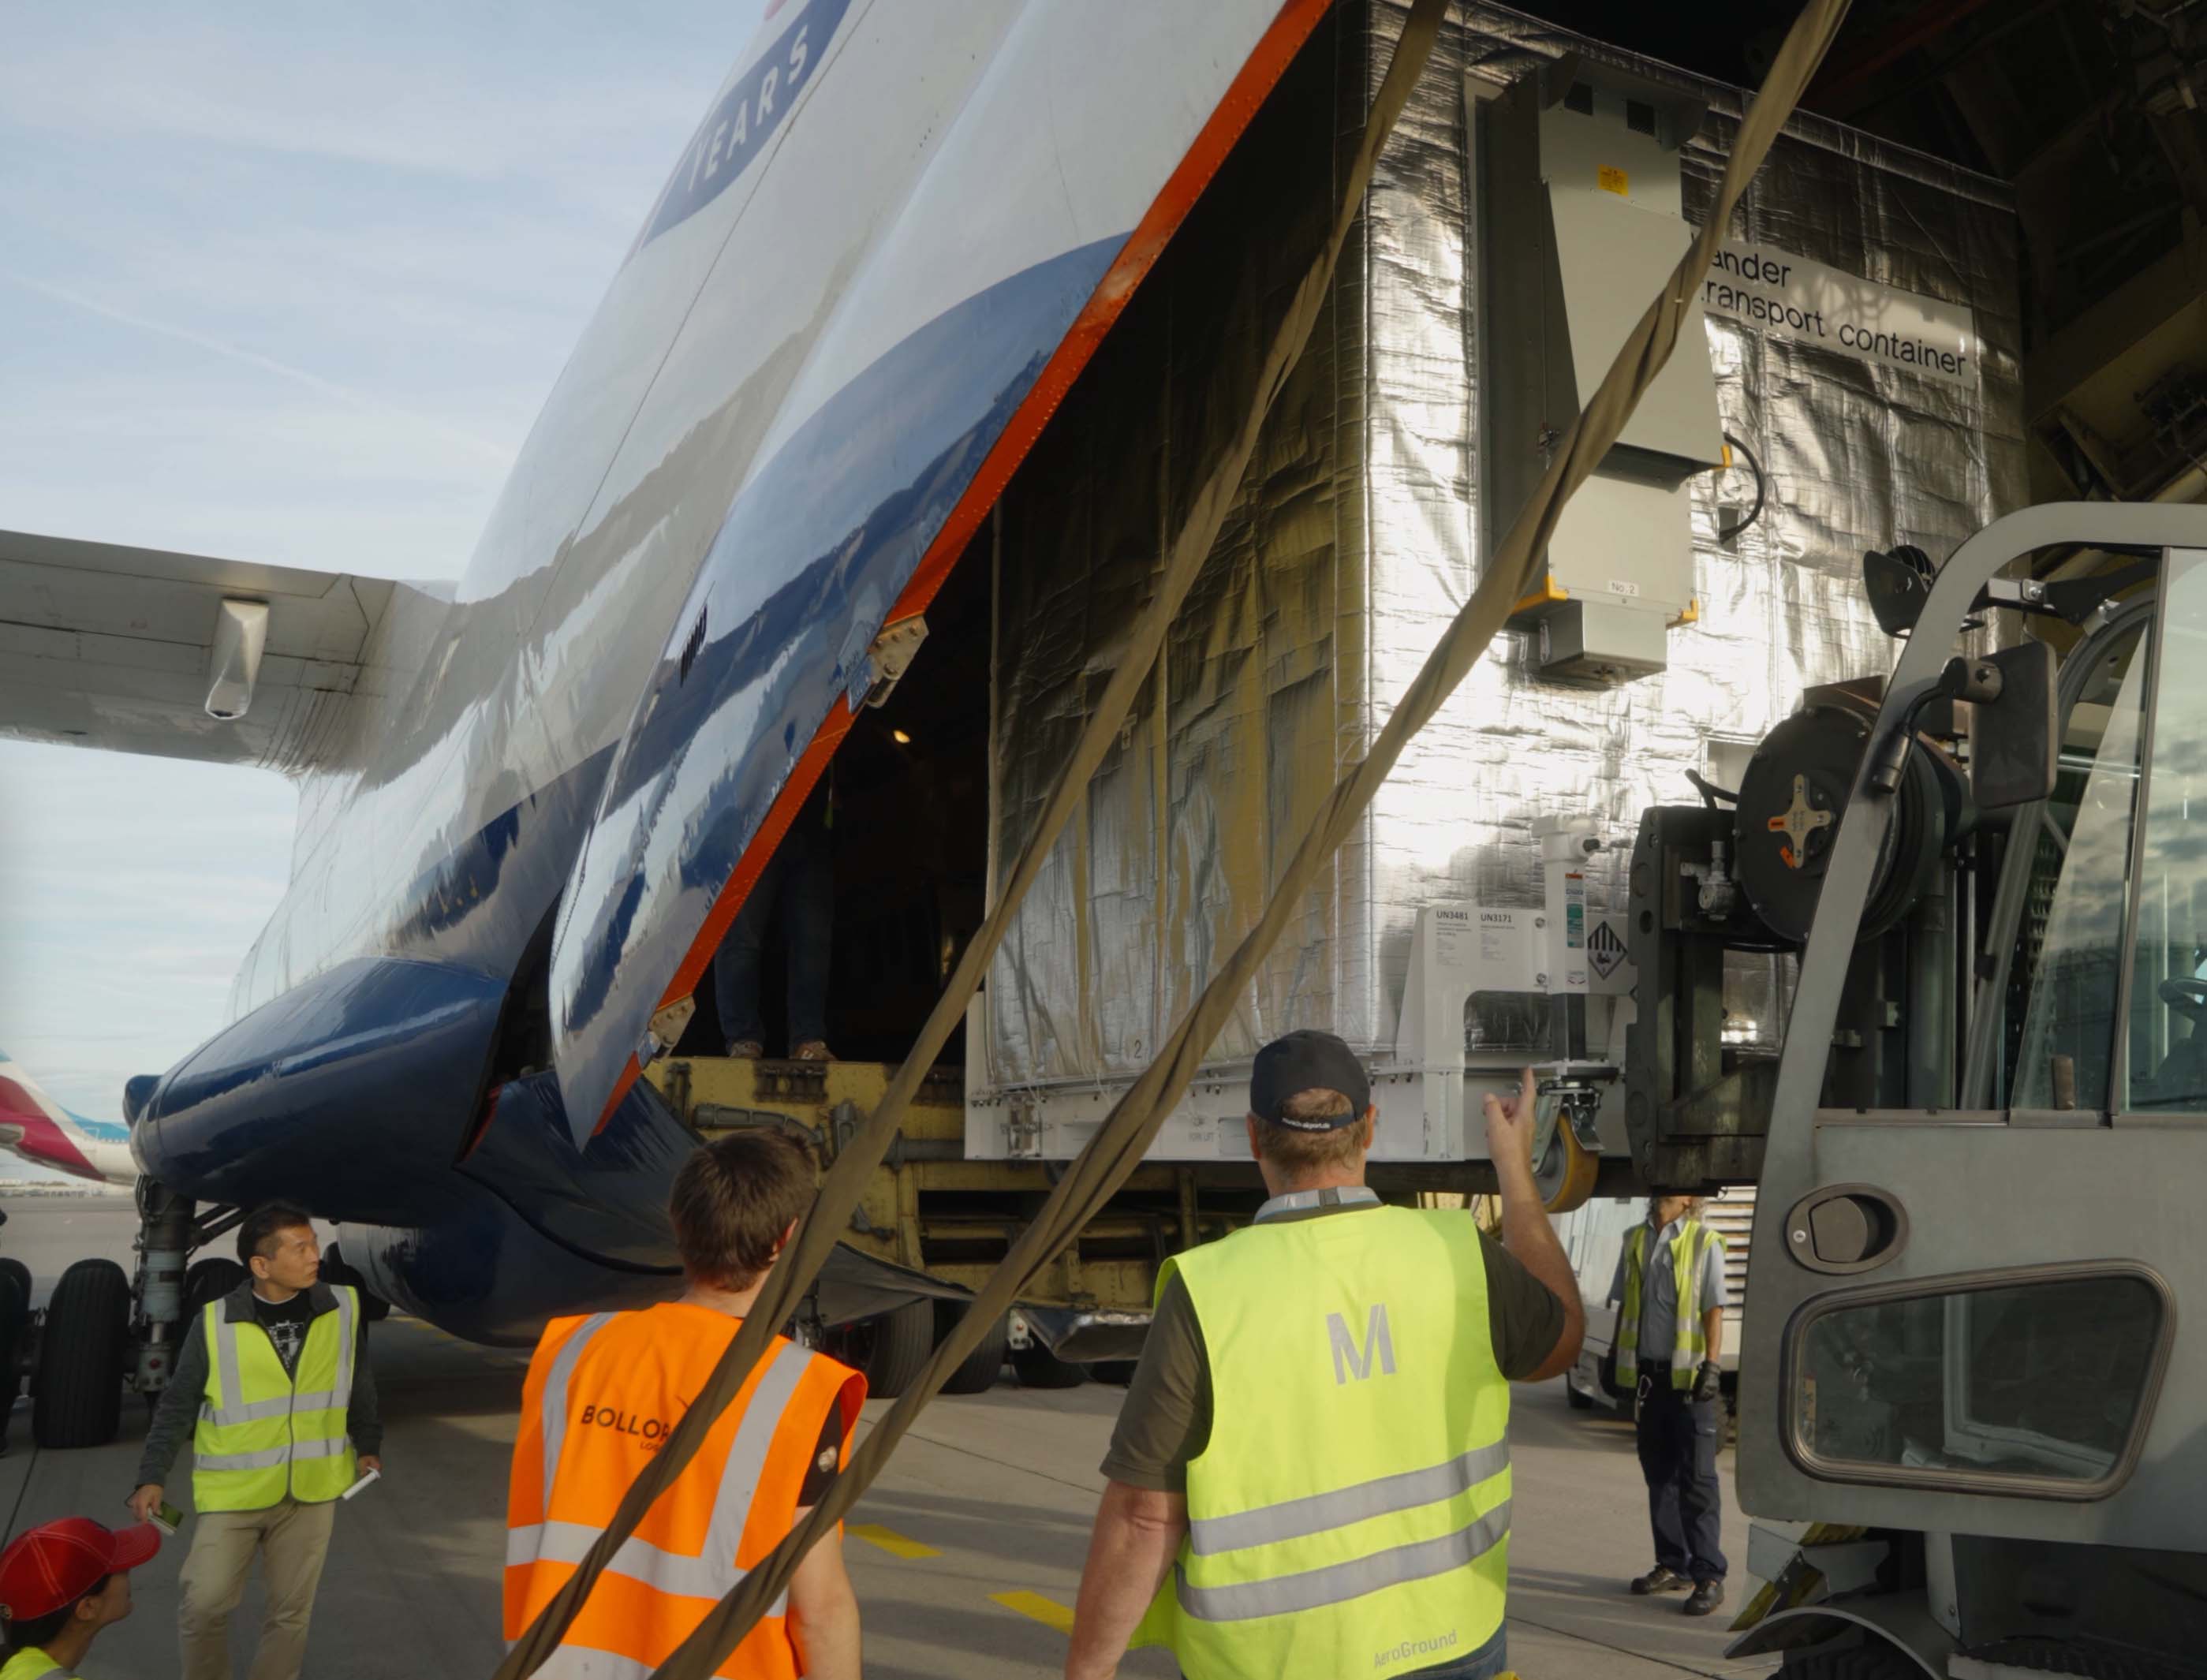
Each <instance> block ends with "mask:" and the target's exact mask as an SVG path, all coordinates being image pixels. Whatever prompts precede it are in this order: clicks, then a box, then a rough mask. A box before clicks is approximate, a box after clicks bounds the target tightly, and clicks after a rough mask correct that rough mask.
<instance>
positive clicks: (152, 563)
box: [0, 531, 416, 774]
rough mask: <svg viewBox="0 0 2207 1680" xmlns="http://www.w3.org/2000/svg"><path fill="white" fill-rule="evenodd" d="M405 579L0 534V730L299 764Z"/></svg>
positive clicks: (321, 754) (328, 723)
mask: <svg viewBox="0 0 2207 1680" xmlns="http://www.w3.org/2000/svg"><path fill="white" fill-rule="evenodd" d="M415 588H416V586H414V585H410V584H404V583H391V582H389V581H387V580H384V579H380V578H367V577H349V576H347V575H345V574H343V573H340V572H325V571H301V570H299V569H297V568H296V567H292V566H275V565H254V564H251V563H249V562H247V561H242V560H223V559H210V558H209V557H207V556H206V555H202V554H172V553H164V552H163V551H162V550H159V549H154V548H130V547H123V546H122V545H120V544H117V543H106V542H80V541H72V540H70V539H69V538H66V537H57V536H39V535H33V534H31V533H28V532H23V531H0V736H7V737H12V738H15V739H17V740H27V741H47V742H54V743H58V744H64V745H72V746H90V747H105V748H107V749H109V750H113V751H117V752H143V753H152V754H155V755H158V756H163V757H169V758H194V759H201V760H205V761H208V762H219V763H233V764H258V765H260V766H263V767H265V768H269V769H274V770H282V771H285V772H287V773H291V774H297V773H299V772H302V771H305V770H308V769H312V768H316V767H317V765H319V764H320V763H323V762H326V761H327V756H328V754H329V753H330V751H331V750H332V746H333V744H335V743H336V741H337V740H338V738H339V737H340V734H341V731H342V724H343V720H344V713H345V710H346V708H347V706H348V703H349V702H350V699H351V697H353V695H354V694H355V693H356V691H358V690H359V688H360V685H361V683H362V675H363V673H364V672H365V671H366V670H367V669H368V662H369V660H370V657H371V652H372V643H373V641H374V634H375V631H376V630H377V627H378V626H379V625H380V624H381V623H382V622H383V620H384V619H385V617H386V614H387V613H388V612H389V611H390V608H391V606H392V600H393V597H394V596H395V595H399V594H401V593H402V592H405V591H409V590H412V589H415Z"/></svg>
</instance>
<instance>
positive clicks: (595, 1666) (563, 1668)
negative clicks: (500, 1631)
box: [506, 1641, 658, 1680]
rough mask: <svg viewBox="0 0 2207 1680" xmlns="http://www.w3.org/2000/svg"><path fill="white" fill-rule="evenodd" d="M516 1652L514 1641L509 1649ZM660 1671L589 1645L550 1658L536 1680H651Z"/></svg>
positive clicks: (572, 1647) (565, 1648) (563, 1648)
mask: <svg viewBox="0 0 2207 1680" xmlns="http://www.w3.org/2000/svg"><path fill="white" fill-rule="evenodd" d="M512 1648H513V1646H512V1643H511V1641H508V1642H507V1645H506V1649H508V1650H509V1651H510V1650H511V1649H512ZM657 1672H658V1670H657V1669H655V1668H654V1667H653V1666H652V1665H650V1664H649V1663H640V1662H638V1661H637V1659H635V1658H634V1657H624V1656H622V1655H621V1654H620V1653H618V1652H614V1651H597V1650H593V1649H592V1648H591V1647H589V1646H587V1645H563V1646H561V1647H559V1649H558V1650H556V1651H554V1652H553V1653H552V1654H551V1655H550V1656H548V1657H547V1658H546V1659H544V1661H543V1664H542V1665H541V1667H539V1668H538V1669H537V1671H536V1673H535V1677H534V1680H651V1677H652V1676H653V1675H654V1674H656V1673H657Z"/></svg>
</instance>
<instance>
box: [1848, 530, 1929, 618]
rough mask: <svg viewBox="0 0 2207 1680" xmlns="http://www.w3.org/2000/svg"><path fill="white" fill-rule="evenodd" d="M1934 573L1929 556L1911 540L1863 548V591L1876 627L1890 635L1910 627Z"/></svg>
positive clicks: (1920, 613) (1925, 596)
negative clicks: (1875, 621)
mask: <svg viewBox="0 0 2207 1680" xmlns="http://www.w3.org/2000/svg"><path fill="white" fill-rule="evenodd" d="M1937 575H1938V572H1937V570H1936V568H1935V567H1934V566H1933V565H1932V564H1931V557H1930V556H1929V554H1927V553H1924V552H1923V550H1922V549H1921V548H1918V547H1915V546H1914V545H1912V544H1911V543H1905V542H1904V543H1900V544H1899V545H1897V546H1896V547H1892V548H1889V549H1882V548H1872V549H1869V550H1867V551H1865V552H1864V553H1863V594H1864V595H1867V596H1869V610H1870V611H1871V612H1872V613H1875V615H1876V617H1877V624H1878V628H1879V629H1880V630H1882V631H1884V632H1885V633H1886V634H1887V636H1891V637H1904V636H1906V635H1907V634H1908V633H1909V632H1910V631H1912V630H1914V629H1915V628H1916V620H1917V619H1918V618H1919V617H1920V616H1922V614H1923V603H1924V602H1925V601H1929V600H1930V599H1931V580H1932V579H1933V578H1934V577H1936V576H1937Z"/></svg>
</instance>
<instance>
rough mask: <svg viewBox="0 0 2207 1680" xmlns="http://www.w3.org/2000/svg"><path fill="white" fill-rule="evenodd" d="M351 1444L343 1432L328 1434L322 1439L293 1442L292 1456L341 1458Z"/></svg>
mask: <svg viewBox="0 0 2207 1680" xmlns="http://www.w3.org/2000/svg"><path fill="white" fill-rule="evenodd" d="M351 1445H352V1443H351V1441H350V1440H349V1439H347V1438H345V1437H344V1435H341V1434H340V1435H332V1436H327V1437H326V1438H322V1439H320V1440H312V1441H294V1442H293V1443H292V1444H291V1456H292V1457H294V1458H341V1457H343V1456H344V1454H345V1452H346V1451H347V1450H349V1449H350V1447H351Z"/></svg>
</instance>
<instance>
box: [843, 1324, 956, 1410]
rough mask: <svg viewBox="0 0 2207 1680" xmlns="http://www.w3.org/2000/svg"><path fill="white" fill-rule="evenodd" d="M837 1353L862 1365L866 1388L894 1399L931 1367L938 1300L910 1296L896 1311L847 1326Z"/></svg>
mask: <svg viewBox="0 0 2207 1680" xmlns="http://www.w3.org/2000/svg"><path fill="white" fill-rule="evenodd" d="M837 1341H839V1342H840V1343H841V1350H840V1351H835V1349H834V1348H833V1347H832V1346H831V1348H830V1351H835V1356H836V1357H837V1358H839V1359H840V1360H843V1361H844V1362H845V1363H846V1364H848V1365H852V1366H857V1367H858V1372H859V1374H860V1375H862V1376H863V1377H864V1378H865V1379H866V1392H867V1393H868V1394H869V1395H870V1396H873V1397H874V1398H875V1399H876V1400H894V1399H895V1398H896V1397H897V1396H899V1395H900V1394H902V1393H903V1392H904V1391H905V1390H906V1389H908V1388H910V1387H911V1386H912V1383H913V1382H914V1381H915V1380H916V1379H917V1378H918V1376H919V1373H920V1372H923V1371H924V1370H926V1369H927V1362H928V1360H930V1359H932V1358H933V1357H934V1356H935V1303H934V1302H933V1301H931V1300H909V1301H906V1303H905V1304H904V1305H903V1306H900V1307H898V1308H897V1309H896V1310H895V1311H894V1312H883V1313H881V1314H879V1315H877V1316H876V1317H874V1318H862V1319H860V1320H859V1321H858V1323H857V1324H852V1325H851V1326H850V1327H849V1328H847V1329H846V1330H844V1331H843V1332H842V1333H841V1335H840V1336H838V1337H837Z"/></svg>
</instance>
